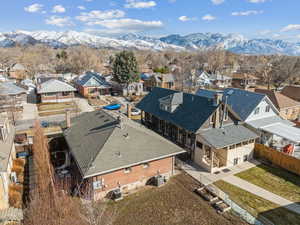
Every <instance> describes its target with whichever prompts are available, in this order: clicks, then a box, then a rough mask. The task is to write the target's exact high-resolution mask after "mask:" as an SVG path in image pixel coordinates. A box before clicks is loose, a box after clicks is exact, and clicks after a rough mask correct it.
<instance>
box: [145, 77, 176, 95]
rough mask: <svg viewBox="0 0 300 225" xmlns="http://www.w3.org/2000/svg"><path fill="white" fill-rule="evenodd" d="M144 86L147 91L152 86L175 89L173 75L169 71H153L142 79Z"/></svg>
mask: <svg viewBox="0 0 300 225" xmlns="http://www.w3.org/2000/svg"><path fill="white" fill-rule="evenodd" d="M144 86H145V88H146V90H147V91H150V90H151V89H152V88H154V87H161V88H168V89H175V77H174V75H173V74H171V73H168V74H162V73H153V74H152V76H151V77H150V78H149V79H147V80H144Z"/></svg>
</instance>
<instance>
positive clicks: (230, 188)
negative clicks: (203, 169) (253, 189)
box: [214, 180, 300, 225]
mask: <svg viewBox="0 0 300 225" xmlns="http://www.w3.org/2000/svg"><path fill="white" fill-rule="evenodd" d="M214 184H215V185H216V186H217V187H218V188H220V189H221V190H222V191H224V192H225V193H227V194H228V195H229V197H230V199H231V200H233V201H235V202H236V203H237V204H239V205H240V206H241V207H243V208H244V209H246V210H247V211H248V212H250V213H251V214H252V215H253V216H255V217H261V216H263V217H264V218H267V219H268V220H270V221H271V222H273V223H274V224H275V225H295V224H299V221H300V215H298V214H296V213H294V212H291V211H289V210H287V209H286V208H282V207H280V206H279V205H277V204H275V203H272V202H270V201H268V200H266V199H263V198H261V197H259V196H256V195H254V194H252V193H250V192H248V191H245V190H243V189H240V188H238V187H236V186H234V185H232V184H229V183H227V182H225V181H222V180H220V181H217V182H215V183H214Z"/></svg>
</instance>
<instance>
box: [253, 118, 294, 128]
mask: <svg viewBox="0 0 300 225" xmlns="http://www.w3.org/2000/svg"><path fill="white" fill-rule="evenodd" d="M247 123H248V124H250V125H251V126H252V127H254V128H261V127H265V126H268V125H270V124H275V123H283V124H286V125H289V126H295V124H294V123H293V122H290V121H288V120H284V119H282V118H281V117H279V116H270V117H266V118H262V119H258V120H252V121H248V122H247Z"/></svg>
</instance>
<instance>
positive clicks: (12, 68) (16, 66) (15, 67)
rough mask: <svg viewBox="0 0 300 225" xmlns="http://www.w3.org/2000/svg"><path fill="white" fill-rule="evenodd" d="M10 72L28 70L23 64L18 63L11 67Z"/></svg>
mask: <svg viewBox="0 0 300 225" xmlns="http://www.w3.org/2000/svg"><path fill="white" fill-rule="evenodd" d="M10 70H11V71H14V70H26V69H25V67H24V66H23V65H22V64H20V63H16V64H14V65H13V66H12V67H11V69H10Z"/></svg>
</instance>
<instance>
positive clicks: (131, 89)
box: [123, 81, 144, 96]
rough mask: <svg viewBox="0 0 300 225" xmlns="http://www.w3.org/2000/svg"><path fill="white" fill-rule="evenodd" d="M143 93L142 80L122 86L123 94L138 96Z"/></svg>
mask: <svg viewBox="0 0 300 225" xmlns="http://www.w3.org/2000/svg"><path fill="white" fill-rule="evenodd" d="M143 93H144V84H143V82H142V81H140V82H133V83H131V84H128V85H127V86H126V87H124V88H123V96H130V95H137V96H140V95H143Z"/></svg>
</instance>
